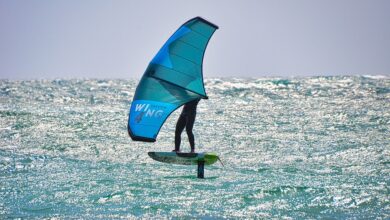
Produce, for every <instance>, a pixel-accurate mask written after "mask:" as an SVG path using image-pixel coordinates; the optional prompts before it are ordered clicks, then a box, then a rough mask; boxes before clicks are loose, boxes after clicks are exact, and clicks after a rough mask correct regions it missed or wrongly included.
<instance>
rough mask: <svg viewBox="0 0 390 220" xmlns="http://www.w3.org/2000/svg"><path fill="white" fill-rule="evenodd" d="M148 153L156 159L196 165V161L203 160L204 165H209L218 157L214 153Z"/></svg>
mask: <svg viewBox="0 0 390 220" xmlns="http://www.w3.org/2000/svg"><path fill="white" fill-rule="evenodd" d="M148 155H149V156H150V157H151V158H152V159H154V160H157V161H160V162H163V163H171V164H181V165H197V164H198V162H204V164H205V165H211V164H214V163H215V162H217V160H218V159H219V158H218V156H217V154H216V153H210V152H204V153H176V152H148Z"/></svg>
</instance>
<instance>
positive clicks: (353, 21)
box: [0, 0, 390, 79]
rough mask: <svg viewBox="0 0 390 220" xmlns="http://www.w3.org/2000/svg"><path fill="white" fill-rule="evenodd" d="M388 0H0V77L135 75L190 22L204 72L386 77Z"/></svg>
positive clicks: (207, 74) (389, 66)
mask: <svg viewBox="0 0 390 220" xmlns="http://www.w3.org/2000/svg"><path fill="white" fill-rule="evenodd" d="M389 12H390V1H386V0H371V1H365V0H342V1H340V0H326V1H320V0H297V1H280V0H273V1H271V0H270V1H262V0H259V1H257V0H246V1H232V0H213V1H209V0H198V1H192V2H189V1H180V0H165V1H152V0H143V1H131V0H130V1H128V0H116V1H106V0H83V1H76V0H66V1H65V0H39V1H38V0H30V1H22V0H12V1H11V0H0V28H1V29H0V31H1V34H0V79H43V78H47V79H54V78H136V79H137V78H139V77H140V76H141V75H142V74H143V72H144V70H145V69H146V67H147V65H148V63H149V62H150V60H151V59H152V58H153V57H154V55H155V54H156V53H157V51H158V50H159V49H160V48H161V46H162V45H163V44H164V43H165V41H166V40H167V39H168V38H169V37H170V36H171V34H172V33H173V32H174V31H175V30H176V29H177V28H178V27H179V26H180V25H181V24H183V23H184V22H186V21H187V20H189V19H191V18H193V17H196V16H201V17H203V18H205V19H207V20H209V21H211V22H212V23H214V24H217V25H218V26H219V29H218V30H217V31H216V33H215V34H214V36H213V37H212V39H211V41H210V43H209V45H208V48H207V50H206V54H205V58H204V63H203V72H204V76H205V77H230V76H234V77H268V76H281V77H291V76H313V75H390V40H389V39H390V23H389V21H390V13H389Z"/></svg>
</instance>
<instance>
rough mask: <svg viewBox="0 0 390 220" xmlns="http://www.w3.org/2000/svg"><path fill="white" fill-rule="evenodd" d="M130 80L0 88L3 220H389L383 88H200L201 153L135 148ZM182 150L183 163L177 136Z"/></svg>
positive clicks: (214, 82)
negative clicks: (199, 170)
mask: <svg viewBox="0 0 390 220" xmlns="http://www.w3.org/2000/svg"><path fill="white" fill-rule="evenodd" d="M137 82H138V79H137V80H119V79H116V80H30V81H8V80H1V81H0V219H14V218H16V219H17V218H21V219H45V218H56V219H121V218H123V219H133V218H145V219H150V218H159V219H161V218H162V219H165V218H184V219H187V218H200V219H214V218H215V219H221V218H226V219H389V218H390V202H389V195H390V188H389V184H390V77H388V76H332V77H302V78H289V79H284V78H247V79H241V78H208V79H206V80H205V83H206V90H207V93H208V95H209V100H202V101H201V102H200V103H199V106H198V114H197V120H196V123H195V126H194V134H195V140H196V148H197V151H208V152H210V151H211V152H217V153H218V154H219V155H220V156H221V158H222V161H223V162H224V164H225V166H224V167H223V166H222V165H221V164H219V163H218V164H215V165H212V166H208V167H206V170H205V176H206V178H205V179H197V178H196V167H195V166H181V165H170V164H164V163H159V162H157V161H154V160H152V159H151V158H149V157H148V155H147V152H148V151H170V150H172V149H173V138H174V127H175V123H176V120H177V118H178V112H176V113H174V114H172V115H171V117H170V118H169V119H168V120H167V121H166V123H165V125H164V126H163V127H162V129H161V132H160V134H159V136H158V138H157V142H155V143H142V142H133V141H131V139H130V138H129V137H128V134H127V128H126V127H127V119H128V112H129V107H130V103H131V100H132V96H133V93H134V90H135V87H136V85H137ZM182 149H183V150H184V151H189V145H188V141H187V139H186V136H185V134H184V133H183V144H182Z"/></svg>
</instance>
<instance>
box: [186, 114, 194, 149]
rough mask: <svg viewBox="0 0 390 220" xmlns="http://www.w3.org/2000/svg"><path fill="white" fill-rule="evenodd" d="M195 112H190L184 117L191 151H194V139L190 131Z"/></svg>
mask: <svg viewBox="0 0 390 220" xmlns="http://www.w3.org/2000/svg"><path fill="white" fill-rule="evenodd" d="M195 117H196V114H191V115H188V116H187V117H186V119H187V123H186V132H187V135H188V141H189V142H190V146H191V152H195V139H194V134H193V133H192V128H193V127H194V123H195Z"/></svg>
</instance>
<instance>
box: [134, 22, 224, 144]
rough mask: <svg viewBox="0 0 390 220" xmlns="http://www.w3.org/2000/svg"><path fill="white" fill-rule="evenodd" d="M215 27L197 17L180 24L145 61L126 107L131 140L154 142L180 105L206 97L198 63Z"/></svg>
mask: <svg viewBox="0 0 390 220" xmlns="http://www.w3.org/2000/svg"><path fill="white" fill-rule="evenodd" d="M217 29H218V26H216V25H214V24H212V23H211V22H209V21H207V20H205V19H203V18H201V17H196V18H193V19H191V20H189V21H187V22H186V23H184V24H183V25H182V26H180V28H179V29H178V30H177V31H176V32H175V33H174V34H173V35H172V36H171V37H170V38H169V39H168V41H167V42H166V43H165V44H164V45H163V47H162V48H161V49H160V50H159V51H158V53H157V54H156V56H155V57H154V58H153V59H152V61H151V62H150V63H149V65H148V67H147V68H146V70H145V73H144V75H143V76H142V78H141V80H140V82H139V84H138V86H137V89H136V91H135V95H134V98H133V102H132V103H131V107H130V114H129V120H128V132H129V135H130V137H131V139H133V140H134V141H146V142H154V141H156V138H157V135H158V133H159V131H160V128H161V126H162V125H163V124H164V122H165V120H166V119H167V118H168V116H169V115H170V114H171V113H172V112H173V111H175V110H176V109H177V108H179V107H180V106H182V105H184V104H185V103H187V102H190V101H192V100H194V99H199V98H204V99H207V95H206V91H205V88H204V83H203V73H202V63H203V57H204V53H205V50H206V47H207V44H208V42H209V40H210V38H211V36H212V35H213V33H214V32H215V30H217Z"/></svg>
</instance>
